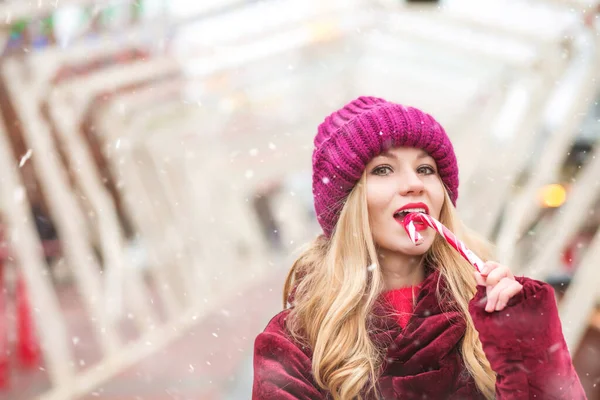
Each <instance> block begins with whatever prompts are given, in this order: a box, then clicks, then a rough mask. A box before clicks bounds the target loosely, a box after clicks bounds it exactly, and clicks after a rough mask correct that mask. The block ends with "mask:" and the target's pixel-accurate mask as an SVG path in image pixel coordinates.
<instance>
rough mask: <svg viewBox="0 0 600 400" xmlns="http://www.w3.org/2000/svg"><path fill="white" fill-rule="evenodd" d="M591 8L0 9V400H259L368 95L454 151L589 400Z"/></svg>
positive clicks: (328, 4) (479, 212)
mask: <svg viewBox="0 0 600 400" xmlns="http://www.w3.org/2000/svg"><path fill="white" fill-rule="evenodd" d="M599 4H600V2H599V1H597V0H484V1H481V0H446V1H419V2H417V1H412V2H411V1H401V0H261V1H251V0H202V1H195V0H194V1H192V0H135V1H133V0H0V51H2V56H1V59H0V113H1V114H0V119H1V121H0V288H2V290H1V291H0V399H43V400H51V399H58V400H63V399H65V400H66V399H140V400H142V399H143V400H150V399H154V400H158V399H211V400H212V399H248V398H250V392H251V385H252V348H253V341H254V338H255V337H256V335H257V334H258V333H259V332H260V331H262V329H264V327H265V325H266V324H267V322H268V321H269V319H270V318H271V317H272V316H273V315H274V314H275V313H277V312H278V311H280V310H281V293H282V286H283V280H284V277H285V274H286V272H287V269H288V268H289V267H290V265H291V262H292V261H293V259H294V256H295V255H297V254H298V249H299V248H300V246H302V244H304V243H306V242H307V241H309V240H311V239H312V238H313V237H314V236H315V235H316V234H317V233H319V228H318V224H317V223H316V221H315V218H314V211H313V206H312V193H311V171H310V168H311V164H310V159H311V153H312V139H313V136H314V134H315V133H316V127H317V125H318V124H319V123H320V122H321V121H322V120H323V118H324V117H325V116H326V115H328V114H329V113H331V112H332V111H333V110H335V109H337V108H339V107H341V106H342V105H344V104H345V103H346V102H348V101H349V100H351V99H353V98H355V97H356V96H358V95H372V96H380V97H385V98H387V99H389V100H392V101H396V102H401V103H404V104H407V105H412V106H416V107H419V108H421V109H423V110H425V111H427V112H428V113H430V114H432V115H434V116H435V117H436V118H437V119H438V120H439V121H440V122H441V123H442V125H444V126H445V127H446V129H447V131H448V133H449V135H450V137H451V138H452V141H453V143H454V145H455V148H456V151H457V154H458V159H459V164H460V179H461V189H460V198H459V200H458V208H459V212H460V214H461V216H462V218H463V219H464V221H465V222H466V223H467V224H468V225H469V226H471V227H472V228H473V229H475V230H476V231H478V232H479V233H480V234H482V235H484V236H485V237H487V238H488V239H490V240H491V241H493V242H494V243H495V244H496V245H497V248H498V260H499V261H501V262H503V263H506V264H508V265H510V266H511V267H512V268H513V270H514V271H515V272H516V273H517V274H524V275H527V276H531V277H534V278H537V279H542V280H546V281H547V282H549V283H551V284H552V285H553V286H554V287H555V289H556V292H557V298H558V299H559V309H560V314H561V319H562V322H563V328H564V332H565V337H566V340H567V342H568V345H569V348H570V350H571V352H572V355H573V358H574V361H575V366H576V368H577V371H578V374H579V376H580V378H581V380H582V383H583V384H584V386H585V389H586V391H587V394H588V396H589V398H590V399H600V309H599V308H598V305H599V304H598V300H599V295H600V273H599V272H600V271H598V269H599V268H600V233H598V226H599V224H600V147H598V146H597V145H596V144H597V142H598V137H599V136H600V104H599V100H600V80H599V79H600V35H599V32H600V18H599V17H598V15H599V12H600V5H599Z"/></svg>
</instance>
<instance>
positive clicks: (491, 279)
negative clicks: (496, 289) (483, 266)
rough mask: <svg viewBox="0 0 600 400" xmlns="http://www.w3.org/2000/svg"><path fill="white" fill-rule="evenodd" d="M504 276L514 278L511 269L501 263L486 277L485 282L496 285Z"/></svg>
mask: <svg viewBox="0 0 600 400" xmlns="http://www.w3.org/2000/svg"><path fill="white" fill-rule="evenodd" d="M504 278H510V279H514V277H513V274H512V272H510V269H509V268H508V267H506V266H504V265H499V266H497V267H496V268H494V270H492V272H490V273H489V274H488V276H487V277H486V278H485V283H486V285H488V286H496V285H497V284H498V282H500V281H501V280H502V279H504Z"/></svg>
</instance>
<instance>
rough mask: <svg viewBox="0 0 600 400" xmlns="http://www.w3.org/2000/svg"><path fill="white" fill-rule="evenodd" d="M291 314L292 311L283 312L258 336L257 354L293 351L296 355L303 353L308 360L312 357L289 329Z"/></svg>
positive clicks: (255, 346) (255, 349) (256, 341)
mask: <svg viewBox="0 0 600 400" xmlns="http://www.w3.org/2000/svg"><path fill="white" fill-rule="evenodd" d="M289 314H290V310H283V311H281V312H280V313H278V314H276V315H275V316H274V317H273V318H271V320H270V321H269V323H268V324H267V326H266V327H265V330H264V331H263V332H261V333H260V334H258V336H257V337H256V340H255V341H254V351H255V353H265V352H269V353H282V352H286V351H288V352H289V351H293V352H294V353H303V354H304V355H305V356H306V357H307V358H310V357H311V353H310V351H309V350H308V349H307V348H306V347H305V346H303V345H302V344H300V343H298V341H297V340H296V339H295V338H293V337H292V335H291V333H290V331H289V329H288V328H287V325H286V321H287V318H288V316H289Z"/></svg>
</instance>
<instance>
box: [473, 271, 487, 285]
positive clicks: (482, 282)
mask: <svg viewBox="0 0 600 400" xmlns="http://www.w3.org/2000/svg"><path fill="white" fill-rule="evenodd" d="M473 275H475V282H477V285H479V286H485V278H484V277H483V276H481V274H480V273H479V272H477V271H475V272H473Z"/></svg>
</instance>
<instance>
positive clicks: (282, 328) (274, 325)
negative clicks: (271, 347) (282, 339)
mask: <svg viewBox="0 0 600 400" xmlns="http://www.w3.org/2000/svg"><path fill="white" fill-rule="evenodd" d="M289 314H290V310H289V309H288V310H283V311H281V312H280V313H278V314H276V315H275V316H274V317H273V318H271V320H270V321H269V323H268V324H267V326H266V327H265V330H264V331H263V333H267V332H268V333H281V334H285V335H289V332H288V329H287V327H286V324H285V322H286V320H287V317H288V315H289Z"/></svg>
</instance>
